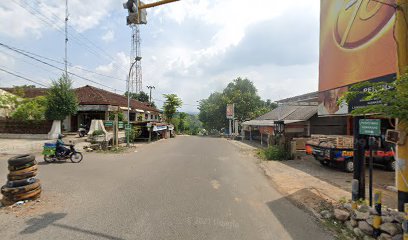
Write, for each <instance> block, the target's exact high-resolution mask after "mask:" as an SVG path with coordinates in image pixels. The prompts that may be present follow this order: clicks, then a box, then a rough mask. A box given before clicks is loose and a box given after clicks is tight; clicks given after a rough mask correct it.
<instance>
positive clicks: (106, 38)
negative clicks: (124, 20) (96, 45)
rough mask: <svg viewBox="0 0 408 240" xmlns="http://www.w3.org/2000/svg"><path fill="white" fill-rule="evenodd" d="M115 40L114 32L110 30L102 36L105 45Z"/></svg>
mask: <svg viewBox="0 0 408 240" xmlns="http://www.w3.org/2000/svg"><path fill="white" fill-rule="evenodd" d="M114 39H115V32H114V31H112V30H108V31H107V32H106V33H105V34H104V35H103V36H102V40H103V41H105V42H106V43H109V42H112V41H113V40H114Z"/></svg>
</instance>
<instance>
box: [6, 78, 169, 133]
mask: <svg viewBox="0 0 408 240" xmlns="http://www.w3.org/2000/svg"><path fill="white" fill-rule="evenodd" d="M1 90H2V91H3V92H6V93H10V94H17V92H16V91H18V90H19V89H16V88H1ZM47 90H48V89H45V88H24V89H23V92H24V95H23V96H24V97H25V98H35V97H38V96H45V95H46V94H47ZM74 91H75V94H76V96H77V98H78V103H79V106H78V112H77V114H76V115H72V116H69V117H67V118H66V119H65V120H64V121H63V127H64V130H65V131H77V130H78V127H79V126H80V124H85V125H88V126H89V125H90V123H91V121H92V120H94V119H97V120H110V119H111V118H112V117H113V116H114V114H115V113H118V114H121V115H123V121H127V111H128V107H127V106H128V99H127V97H126V96H123V95H120V94H116V93H113V92H109V91H106V90H103V89H100V88H96V87H93V86H89V85H86V86H83V87H80V88H76V89H74ZM129 110H130V122H137V123H148V122H160V121H161V119H162V118H161V111H160V110H158V109H157V108H154V107H152V106H150V104H149V103H145V102H140V101H137V100H134V99H131V100H130V109H129Z"/></svg>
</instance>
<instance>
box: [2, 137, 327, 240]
mask: <svg viewBox="0 0 408 240" xmlns="http://www.w3.org/2000/svg"><path fill="white" fill-rule="evenodd" d="M40 170H41V175H40V177H41V179H42V182H43V185H44V189H45V197H44V199H48V200H45V202H46V203H45V202H44V203H43V204H45V205H46V206H45V207H44V208H45V209H41V211H42V212H41V211H40V210H38V211H39V212H38V214H39V215H36V214H34V213H35V211H34V210H33V213H32V214H31V215H28V216H24V215H23V216H20V217H15V216H14V215H13V214H5V211H4V210H1V211H0V235H1V239H117V240H120V239H152V240H156V239H166V240H168V239H186V240H190V239H220V240H227V239H250V240H255V239H277V240H281V239H314V240H319V239H322V240H323V239H324V240H326V239H331V237H330V235H329V234H328V233H327V232H325V231H324V230H322V228H321V227H320V226H319V225H318V224H317V223H315V222H314V221H313V220H312V217H310V216H309V215H308V214H307V213H305V212H303V211H302V210H300V209H298V208H296V207H295V206H293V205H292V204H291V203H290V202H288V201H287V200H286V199H285V198H282V196H281V195H280V194H279V193H277V192H276V191H275V190H274V189H273V188H272V187H271V185H270V184H269V183H268V180H267V179H266V177H264V176H263V175H262V173H261V171H260V170H259V169H258V168H257V166H256V165H255V164H254V161H253V160H251V157H249V156H248V155H247V154H245V153H243V152H241V151H240V149H239V148H238V147H237V146H235V145H233V144H231V143H230V142H228V141H227V140H225V139H215V138H200V137H177V138H176V139H171V140H167V141H161V142H157V143H154V144H151V145H146V146H144V147H143V148H140V149H139V150H138V152H132V153H127V154H118V155H112V154H88V155H86V156H85V159H84V161H83V162H82V163H80V164H71V163H64V164H50V165H41V166H40ZM5 174H6V161H1V162H0V176H5ZM1 179H4V178H1ZM55 201H57V202H56V203H55Z"/></svg>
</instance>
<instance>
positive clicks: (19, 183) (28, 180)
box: [6, 178, 36, 188]
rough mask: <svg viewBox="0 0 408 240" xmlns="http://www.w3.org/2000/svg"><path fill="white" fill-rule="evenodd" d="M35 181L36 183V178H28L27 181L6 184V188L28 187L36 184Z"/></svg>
mask: <svg viewBox="0 0 408 240" xmlns="http://www.w3.org/2000/svg"><path fill="white" fill-rule="evenodd" d="M35 181H36V179H35V178H27V179H22V180H16V181H8V182H7V184H6V187H8V188H15V187H22V186H26V185H29V184H32V183H35Z"/></svg>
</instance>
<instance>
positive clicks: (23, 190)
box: [1, 154, 41, 206]
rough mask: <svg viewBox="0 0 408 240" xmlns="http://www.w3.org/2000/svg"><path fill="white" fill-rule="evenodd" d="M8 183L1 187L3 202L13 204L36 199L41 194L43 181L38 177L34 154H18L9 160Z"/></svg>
mask: <svg viewBox="0 0 408 240" xmlns="http://www.w3.org/2000/svg"><path fill="white" fill-rule="evenodd" d="M8 165H9V166H8V169H9V171H10V172H9V174H8V175H7V183H6V185H4V186H3V187H1V193H2V194H3V199H2V200H1V202H2V204H3V205H5V206H8V205H12V204H14V203H16V202H19V201H25V200H34V199H37V198H39V197H40V196H41V183H40V180H39V179H36V178H35V177H36V176H37V173H38V167H37V161H36V160H35V157H34V156H33V155H28V154H24V155H18V156H15V157H12V158H10V159H9V160H8Z"/></svg>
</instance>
